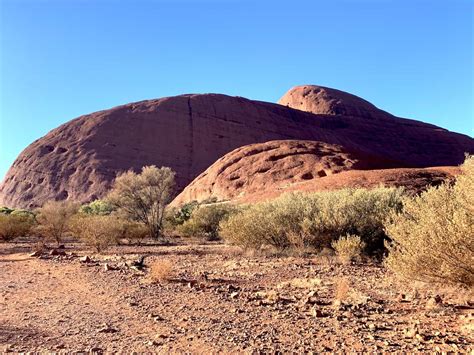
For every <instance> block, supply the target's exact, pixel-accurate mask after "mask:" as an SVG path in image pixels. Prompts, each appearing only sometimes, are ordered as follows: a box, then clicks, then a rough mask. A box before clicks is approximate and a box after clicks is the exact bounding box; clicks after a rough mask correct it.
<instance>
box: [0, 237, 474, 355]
mask: <svg viewBox="0 0 474 355" xmlns="http://www.w3.org/2000/svg"><path fill="white" fill-rule="evenodd" d="M31 246H32V245H31V243H28V242H26V241H23V242H22V241H19V242H17V243H1V244H0V267H1V272H0V309H1V312H0V345H1V348H0V351H2V352H28V351H42V352H60V353H61V352H62V353H66V352H67V353H71V352H78V353H84V352H92V353H102V352H104V353H109V352H154V353H183V352H186V353H255V354H258V353H269V352H272V353H274V352H277V353H278V352H293V353H302V352H308V353H311V352H317V353H320V352H374V353H375V352H376V353H379V352H397V353H414V352H415V353H432V352H444V353H448V352H451V353H469V352H472V351H473V350H474V347H473V341H474V338H473V332H472V330H473V323H474V319H473V310H474V307H473V306H474V305H473V303H472V294H469V293H468V292H466V291H462V290H457V289H453V288H437V286H431V287H427V286H423V285H422V284H415V283H404V282H402V281H399V280H397V279H395V278H394V277H393V276H392V275H391V274H389V272H388V271H386V270H385V269H384V268H383V266H382V265H380V264H378V263H375V262H372V261H370V260H366V261H364V262H363V263H359V264H351V265H341V264H339V263H338V262H337V261H336V259H335V258H334V257H333V256H330V255H327V256H324V255H319V256H278V257H275V256H273V255H270V254H265V255H264V254H255V253H254V254H250V253H246V252H244V251H242V250H240V249H237V248H235V247H232V246H228V245H224V244H221V243H217V242H216V243H211V242H208V243H199V242H192V241H188V240H183V239H177V240H176V241H173V243H170V244H168V245H142V246H116V247H114V248H111V249H109V250H107V252H106V253H105V254H102V255H99V254H94V253H92V252H91V251H90V250H88V249H87V248H86V247H84V246H83V245H82V244H77V243H66V244H65V248H64V249H55V251H53V252H48V253H45V254H43V255H42V256H31V255H30V253H31ZM51 254H57V255H51ZM85 256H86V257H85ZM141 256H145V259H144V265H145V267H144V268H138V267H135V266H133V264H134V262H135V261H137V260H139V259H140V257H141ZM157 262H158V263H164V264H167V265H172V267H171V270H166V268H165V270H161V271H162V274H164V275H162V278H161V281H159V280H157V279H156V277H155V278H153V277H151V275H152V272H150V266H151V265H153V264H155V265H156V263H157ZM155 267H156V266H155ZM159 271H160V270H159Z"/></svg>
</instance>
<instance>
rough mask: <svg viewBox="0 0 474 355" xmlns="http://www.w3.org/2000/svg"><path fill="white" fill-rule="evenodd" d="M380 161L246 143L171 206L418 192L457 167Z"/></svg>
mask: <svg viewBox="0 0 474 355" xmlns="http://www.w3.org/2000/svg"><path fill="white" fill-rule="evenodd" d="M383 164H384V162H383V161H380V160H378V159H374V158H373V157H372V156H370V155H367V154H363V153H360V152H359V153H358V152H350V151H348V150H347V149H344V148H343V147H341V146H338V145H334V144H328V143H323V142H315V141H300V140H284V141H271V142H266V143H258V144H250V145H247V146H244V147H241V148H238V149H235V150H234V151H232V152H230V153H228V154H226V155H224V156H223V157H222V158H220V159H218V160H217V161H216V162H215V163H214V164H212V165H211V166H210V167H209V168H208V169H206V171H204V172H203V173H202V174H200V175H199V176H198V177H197V178H196V179H195V180H194V181H193V182H191V183H190V184H189V185H188V186H187V187H186V188H185V189H184V190H183V191H182V192H181V193H180V194H179V195H178V196H177V197H176V198H175V200H174V201H173V203H172V205H173V206H180V205H183V204H185V203H187V202H191V201H205V200H209V199H212V198H214V199H217V200H219V201H225V200H233V201H239V202H255V201H261V200H266V199H269V198H274V197H277V196H279V195H280V194H282V193H286V192H290V191H306V192H312V191H324V190H335V189H341V188H347V187H351V188H361V187H364V188H371V187H376V186H378V185H381V184H382V185H384V186H390V187H405V188H406V190H407V191H408V192H409V193H418V192H420V191H422V190H424V189H426V188H427V187H428V186H433V185H439V184H441V183H442V182H443V181H446V180H450V179H453V178H454V176H455V175H457V174H458V173H459V168H457V167H440V168H411V169H410V168H408V169H407V168H405V169H383V170H380V169H375V170H367V169H374V168H376V167H378V166H380V165H383Z"/></svg>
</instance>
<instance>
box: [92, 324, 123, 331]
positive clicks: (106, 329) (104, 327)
mask: <svg viewBox="0 0 474 355" xmlns="http://www.w3.org/2000/svg"><path fill="white" fill-rule="evenodd" d="M97 332H98V333H117V332H118V329H115V328H113V327H111V326H110V325H108V324H103V326H102V328H100V329H99V330H98V331H97Z"/></svg>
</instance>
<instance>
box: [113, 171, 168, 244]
mask: <svg viewBox="0 0 474 355" xmlns="http://www.w3.org/2000/svg"><path fill="white" fill-rule="evenodd" d="M174 177H175V173H174V172H173V171H172V170H171V169H170V168H167V167H161V168H157V167H156V166H145V167H143V169H142V171H141V173H140V174H136V173H134V172H133V171H131V170H130V171H127V172H126V173H123V174H121V175H119V176H117V178H116V179H115V181H114V184H113V187H112V190H111V191H110V193H109V195H108V196H107V201H108V202H109V203H110V204H112V205H113V206H115V207H117V208H118V209H120V210H121V212H124V213H125V214H126V215H127V216H128V218H129V219H131V220H134V221H137V222H142V223H144V224H145V225H146V226H147V227H148V230H149V234H150V236H152V237H153V238H159V237H160V236H161V230H162V225H163V215H164V210H165V206H166V205H167V204H168V203H169V202H170V200H171V197H172V196H173V187H174V183H175V182H174Z"/></svg>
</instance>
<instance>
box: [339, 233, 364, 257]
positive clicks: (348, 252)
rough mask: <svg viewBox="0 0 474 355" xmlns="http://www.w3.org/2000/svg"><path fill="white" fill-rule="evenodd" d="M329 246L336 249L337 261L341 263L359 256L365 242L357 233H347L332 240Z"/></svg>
mask: <svg viewBox="0 0 474 355" xmlns="http://www.w3.org/2000/svg"><path fill="white" fill-rule="evenodd" d="M331 246H332V247H333V248H334V250H335V251H336V255H337V257H338V259H339V261H340V262H341V263H343V264H348V263H350V262H351V261H354V260H356V259H358V258H360V256H361V255H362V252H363V250H364V248H365V243H364V242H363V241H362V240H361V239H360V237H359V236H358V235H351V234H347V235H346V236H341V237H340V238H339V239H338V240H335V241H333V242H332V243H331Z"/></svg>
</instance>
